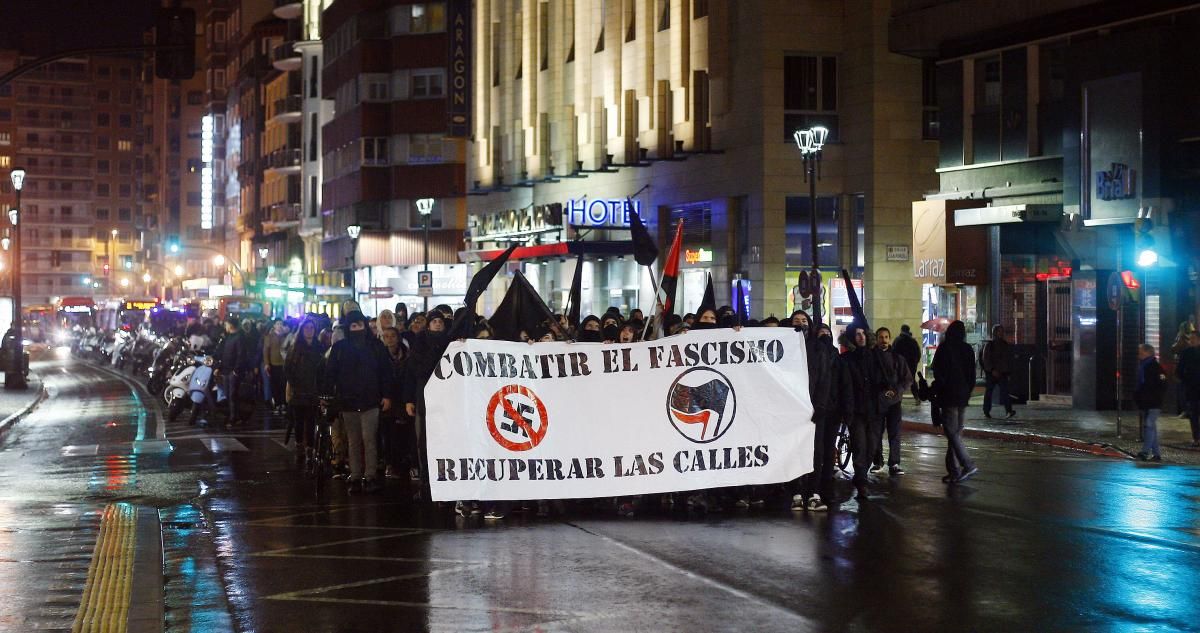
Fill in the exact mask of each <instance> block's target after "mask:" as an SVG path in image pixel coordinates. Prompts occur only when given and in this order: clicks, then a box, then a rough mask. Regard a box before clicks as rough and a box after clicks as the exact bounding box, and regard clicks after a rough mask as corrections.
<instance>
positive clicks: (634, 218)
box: [625, 198, 658, 266]
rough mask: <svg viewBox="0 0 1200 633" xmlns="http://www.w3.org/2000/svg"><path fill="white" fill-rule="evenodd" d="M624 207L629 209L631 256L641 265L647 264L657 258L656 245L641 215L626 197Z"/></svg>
mask: <svg viewBox="0 0 1200 633" xmlns="http://www.w3.org/2000/svg"><path fill="white" fill-rule="evenodd" d="M625 204H626V205H628V206H627V207H626V208H627V209H629V234H630V237H632V238H633V258H634V259H636V260H637V263H638V264H641V265H642V266H649V265H650V264H653V263H654V260H656V259H658V245H657V244H655V243H654V238H653V237H650V231H648V230H647V229H646V225H645V224H644V223H642V216H641V214H639V213H638V212H637V208H636V207H634V206H633V201H632V200H630V199H628V198H626V199H625Z"/></svg>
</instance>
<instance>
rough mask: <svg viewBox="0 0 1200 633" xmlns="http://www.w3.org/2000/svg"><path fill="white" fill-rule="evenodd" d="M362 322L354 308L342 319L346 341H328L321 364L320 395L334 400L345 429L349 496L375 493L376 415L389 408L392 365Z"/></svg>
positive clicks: (364, 318) (376, 464)
mask: <svg viewBox="0 0 1200 633" xmlns="http://www.w3.org/2000/svg"><path fill="white" fill-rule="evenodd" d="M368 320H369V319H367V317H366V316H364V315H363V313H362V312H360V311H358V310H352V311H350V312H348V313H347V314H346V315H345V316H343V317H342V325H344V326H346V338H344V339H342V340H341V341H338V342H337V343H334V345H333V348H332V349H331V350H329V358H328V360H327V361H326V363H325V391H326V393H328V394H330V395H332V396H333V397H334V398H335V402H336V404H337V406H338V409H339V410H340V411H341V412H342V424H343V426H344V427H345V431H346V439H347V444H348V447H347V449H348V451H349V453H350V479H349V492H351V493H354V492H359V491H363V492H375V491H377V490H379V489H380V485H379V480H378V478H377V477H376V471H377V467H378V465H379V448H378V444H377V442H376V433H377V432H378V430H379V412H380V411H381V410H382V411H384V412H387V411H389V410H390V409H391V408H392V401H391V398H390V395H391V393H392V389H393V386H392V379H393V378H392V361H391V358H389V357H388V353H387V350H386V349H385V348H384V347H383V343H380V342H379V339H377V338H375V337H373V336H370V335H368V334H367V321H368ZM364 462H365V463H364Z"/></svg>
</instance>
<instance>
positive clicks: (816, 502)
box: [808, 497, 829, 512]
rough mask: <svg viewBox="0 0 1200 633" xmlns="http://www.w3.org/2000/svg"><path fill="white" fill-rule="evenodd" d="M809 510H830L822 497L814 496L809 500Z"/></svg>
mask: <svg viewBox="0 0 1200 633" xmlns="http://www.w3.org/2000/svg"><path fill="white" fill-rule="evenodd" d="M808 511H809V512H828V511H829V506H827V505H825V502H824V501H821V499H820V498H818V497H813V498H812V499H810V500H809V501H808Z"/></svg>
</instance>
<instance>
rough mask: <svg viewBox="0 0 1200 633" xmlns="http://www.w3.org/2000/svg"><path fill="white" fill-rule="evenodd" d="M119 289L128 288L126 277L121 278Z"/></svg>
mask: <svg viewBox="0 0 1200 633" xmlns="http://www.w3.org/2000/svg"><path fill="white" fill-rule="evenodd" d="M121 287H122V288H128V287H129V278H128V277H122V278H121Z"/></svg>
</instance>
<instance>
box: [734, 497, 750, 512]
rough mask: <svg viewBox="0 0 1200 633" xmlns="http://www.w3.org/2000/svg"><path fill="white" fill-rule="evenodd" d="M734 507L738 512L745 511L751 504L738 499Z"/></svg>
mask: <svg viewBox="0 0 1200 633" xmlns="http://www.w3.org/2000/svg"><path fill="white" fill-rule="evenodd" d="M733 507H735V508H737V509H738V510H745V509H746V508H749V507H750V502H749V501H747V500H746V499H738V500H737V502H736V503H734V504H733Z"/></svg>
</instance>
